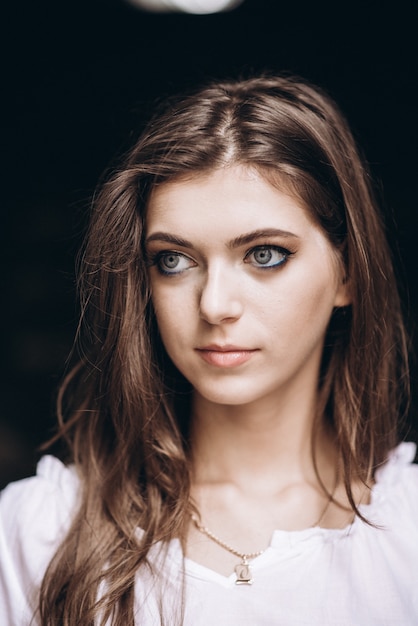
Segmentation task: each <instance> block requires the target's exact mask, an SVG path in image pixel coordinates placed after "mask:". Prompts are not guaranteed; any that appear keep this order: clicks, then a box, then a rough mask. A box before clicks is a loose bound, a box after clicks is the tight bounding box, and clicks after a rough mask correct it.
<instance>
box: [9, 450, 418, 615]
mask: <svg viewBox="0 0 418 626" xmlns="http://www.w3.org/2000/svg"><path fill="white" fill-rule="evenodd" d="M414 455H415V445H414V444H412V443H403V444H401V445H400V446H398V448H396V450H394V451H393V452H392V454H391V456H390V459H389V460H388V462H387V463H386V464H385V465H384V466H382V467H381V468H380V469H379V471H378V472H377V475H376V485H375V486H374V488H373V492H372V499H371V503H370V504H369V505H364V506H362V507H361V510H362V512H363V513H364V515H365V516H366V517H367V519H368V520H370V521H371V522H373V523H374V524H376V525H378V526H379V527H378V528H377V527H372V526H369V525H367V524H365V523H363V522H362V521H361V520H359V519H356V520H355V522H354V523H353V524H352V525H351V526H349V527H347V528H345V529H339V530H329V529H322V528H318V527H316V528H309V529H307V530H303V531H295V532H287V531H280V530H278V531H276V532H275V533H274V534H273V537H272V540H271V545H270V547H269V548H268V549H267V550H266V551H265V552H264V553H263V554H262V555H261V556H259V557H257V558H256V559H254V560H253V561H252V569H253V576H254V583H253V584H252V585H251V586H249V585H243V586H238V585H236V584H235V575H232V576H230V577H225V576H222V575H220V574H217V573H216V572H213V571H211V570H209V569H208V568H206V567H203V566H201V565H198V564H197V563H194V562H192V561H190V560H189V559H185V560H184V561H183V558H182V553H181V549H180V545H179V543H178V542H177V541H175V540H174V541H172V542H171V543H170V544H169V546H168V550H167V554H166V557H165V558H164V559H163V558H162V556H161V554H160V553H159V552H158V550H157V548H155V549H154V550H153V551H152V554H151V555H150V559H151V561H152V562H153V564H154V566H155V572H156V578H157V580H158V584H157V585H155V584H154V583H153V579H152V578H151V574H150V573H149V571H148V569H145V568H144V569H143V570H140V571H139V572H138V575H137V580H136V587H135V600H136V621H137V624H138V625H139V626H142V625H145V626H157V625H159V624H160V617H159V615H160V610H159V606H160V604H161V602H162V605H163V614H164V618H165V623H166V624H168V625H169V626H172V625H173V626H174V625H175V624H178V616H179V615H180V607H181V606H182V605H184V618H183V619H182V622H181V623H182V624H184V626H235V625H236V626H273V625H274V626H276V625H277V626H413V625H416V626H418V466H417V465H414V464H413V463H412V460H413V458H414ZM78 492H79V481H78V478H77V476H76V473H75V471H74V469H73V468H71V467H65V466H64V465H62V463H61V462H60V461H58V460H57V459H55V458H54V457H51V456H46V457H44V458H43V459H42V460H41V461H40V463H39V465H38V470H37V475H36V476H35V477H32V478H28V479H25V480H22V481H19V482H17V483H12V484H11V485H9V486H8V487H7V488H6V489H5V490H4V491H3V493H2V495H1V498H0V624H1V626H29V624H30V622H31V619H32V616H33V610H34V607H35V606H36V593H37V590H38V587H39V584H40V581H41V580H42V577H43V574H44V572H45V569H46V567H47V564H48V562H49V560H50V559H51V557H52V555H53V553H54V551H55V549H56V548H57V546H58V545H59V543H60V542H61V541H62V539H63V537H64V535H65V532H66V529H67V528H68V526H69V524H70V521H71V519H72V516H73V514H74V512H75V510H76V507H77V498H78ZM183 563H184V569H183ZM183 574H184V581H185V597H184V602H183V601H182V596H181V592H180V590H181V581H182V579H183ZM33 624H34V625H36V624H37V622H36V620H35V621H34V622H33ZM74 626H76V625H74Z"/></svg>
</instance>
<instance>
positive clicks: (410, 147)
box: [0, 0, 418, 486]
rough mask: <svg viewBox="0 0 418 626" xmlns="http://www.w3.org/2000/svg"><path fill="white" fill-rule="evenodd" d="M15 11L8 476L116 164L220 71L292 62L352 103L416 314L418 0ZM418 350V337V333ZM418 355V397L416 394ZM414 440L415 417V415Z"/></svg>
mask: <svg viewBox="0 0 418 626" xmlns="http://www.w3.org/2000/svg"><path fill="white" fill-rule="evenodd" d="M0 12H1V14H2V31H3V32H2V36H1V41H2V44H3V50H2V57H1V58H2V68H3V69H2V96H1V102H2V111H1V120H2V131H1V136H2V151H1V152H2V161H3V163H2V167H1V171H2V174H3V182H2V194H1V221H0V231H1V251H2V254H3V258H2V289H1V303H2V304H1V309H2V324H1V330H2V335H1V354H2V356H1V378H0V380H1V390H0V391H1V394H0V486H1V485H4V484H5V483H6V482H8V481H9V480H12V479H15V478H19V477H21V476H24V475H27V474H28V473H30V472H32V471H33V468H34V463H35V461H36V458H37V456H38V453H37V451H36V448H37V446H38V445H39V444H40V442H41V441H43V440H44V439H45V438H46V437H47V436H48V435H49V434H50V433H51V432H52V428H53V425H54V419H55V418H54V398H55V390H56V387H57V384H58V381H59V380H60V377H61V375H62V372H63V370H64V367H65V360H66V356H67V354H68V352H69V350H70V347H71V343H72V337H73V333H74V330H75V327H76V320H77V305H76V298H75V288H74V286H75V279H74V263H75V256H76V252H77V250H78V248H79V245H80V242H81V238H82V234H83V230H84V228H85V225H86V217H87V213H88V206H89V200H90V197H91V195H92V193H93V191H94V188H95V185H96V183H97V181H98V178H99V177H100V175H101V173H102V172H103V170H104V169H105V168H106V167H107V166H108V165H109V164H110V162H111V161H112V159H114V157H115V155H116V154H117V153H120V151H121V150H123V149H125V148H126V147H127V146H128V145H129V141H130V138H131V137H132V136H135V135H136V134H137V130H138V128H139V127H140V126H141V123H142V119H143V117H144V114H145V113H144V112H146V113H147V114H148V113H149V112H150V111H151V110H152V105H153V102H154V101H155V98H157V97H160V96H163V95H164V94H170V93H172V92H173V91H179V90H181V89H182V88H183V87H184V86H190V85H193V84H194V83H196V82H200V81H202V80H203V79H205V78H207V77H223V76H234V75H236V74H237V73H244V74H248V73H249V72H251V71H253V70H259V69H268V70H289V71H293V72H296V73H299V74H302V75H303V76H306V77H307V78H309V79H311V80H313V81H314V82H317V83H319V84H320V85H322V86H323V87H325V88H326V89H327V90H328V91H329V92H330V93H331V94H332V95H333V96H334V97H335V98H336V99H337V100H338V102H339V103H340V105H341V107H342V108H343V110H344V111H345V113H346V114H347V116H348V118H349V119H350V121H351V123H352V126H353V128H354V131H355V133H356V136H357V137H358V139H359V141H360V143H361V144H362V146H363V148H364V150H365V153H366V156H367V158H368V160H369V162H370V164H371V169H372V172H373V174H374V177H375V178H376V180H377V181H378V187H379V189H380V190H381V193H382V197H383V198H384V210H385V213H386V216H387V224H388V234H389V238H390V242H391V244H392V247H393V254H394V257H395V262H396V266H397V269H398V274H399V276H400V279H401V283H402V285H403V295H404V301H405V304H406V307H407V309H408V310H409V318H410V322H411V325H412V324H413V321H414V318H415V317H416V314H417V313H418V288H417V286H416V278H415V276H416V267H417V248H418V245H417V238H418V215H417V210H416V197H417V191H416V185H417V159H416V151H417V110H416V95H417V81H416V70H417V51H416V40H417V37H416V32H415V20H416V18H415V12H414V7H413V3H412V2H410V3H409V2H405V1H404V0H400V1H398V2H387V3H384V2H378V1H374V2H371V1H368V0H363V1H362V2H359V1H357V0H354V1H352V2H350V3H346V2H333V3H332V4H331V3H328V2H312V1H310V2H308V1H302V2H289V0H287V2H282V1H281V0H246V1H244V3H243V4H242V5H241V6H240V7H239V8H237V9H235V10H234V11H231V12H228V13H223V14H217V15H207V16H191V15H184V14H181V15H180V14H176V15H154V14H147V13H144V12H141V11H139V10H137V9H135V8H133V7H132V6H131V5H129V4H126V3H124V2H123V0H73V1H72V2H68V3H63V2H59V1H58V0H57V1H55V2H52V1H51V0H42V1H40V2H36V1H35V0H23V1H18V0H15V1H14V2H13V3H7V2H5V3H3V4H2V8H1V9H0ZM414 343H415V346H416V345H417V340H416V339H414ZM416 370H417V368H416V365H415V364H413V392H414V398H415V397H416V396H417V395H418V394H417V391H418V385H417V373H416ZM409 423H410V425H411V428H412V431H411V433H410V435H409V438H412V439H416V438H417V437H416V432H417V427H416V424H417V419H416V411H415V410H413V411H412V413H411V417H410V422H409Z"/></svg>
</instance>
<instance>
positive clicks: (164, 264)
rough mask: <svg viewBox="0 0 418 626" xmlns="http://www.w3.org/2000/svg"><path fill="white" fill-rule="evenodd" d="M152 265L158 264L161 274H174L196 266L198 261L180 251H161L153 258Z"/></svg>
mask: <svg viewBox="0 0 418 626" xmlns="http://www.w3.org/2000/svg"><path fill="white" fill-rule="evenodd" d="M152 265H156V267H157V269H158V271H159V272H161V274H166V275H174V274H181V273H182V272H184V271H185V270H188V269H190V268H191V267H194V266H195V265H196V263H195V262H194V261H193V260H192V259H190V258H189V257H188V256H186V255H185V254H180V252H159V253H158V254H157V255H156V257H155V258H154V259H153V261H152Z"/></svg>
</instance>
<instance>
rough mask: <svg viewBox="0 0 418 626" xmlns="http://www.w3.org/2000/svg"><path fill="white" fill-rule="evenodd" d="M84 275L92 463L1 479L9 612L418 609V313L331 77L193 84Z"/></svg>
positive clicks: (91, 614) (74, 427)
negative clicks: (412, 411)
mask: <svg viewBox="0 0 418 626" xmlns="http://www.w3.org/2000/svg"><path fill="white" fill-rule="evenodd" d="M81 296H82V298H81V302H82V319H81V325H80V334H79V355H80V359H79V362H78V364H77V365H76V366H75V367H74V369H73V370H72V372H71V373H70V375H69V376H68V379H67V380H66V381H65V383H64V385H63V388H62V391H61V395H60V415H61V416H62V417H61V421H60V430H59V436H61V437H64V438H65V440H66V441H67V443H68V449H69V456H68V458H67V459H66V464H63V463H62V462H61V461H58V460H57V459H56V458H54V457H52V456H46V457H44V458H43V459H42V460H41V462H40V464H39V467H38V474H37V476H36V477H33V478H30V479H27V480H24V481H21V482H19V483H17V484H14V485H10V486H9V487H8V488H7V489H6V490H5V491H4V493H3V495H2V499H1V537H0V541H1V551H0V560H1V578H0V585H1V596H0V607H1V612H2V613H1V614H2V616H3V617H2V620H3V621H2V623H4V624H10V625H14V626H16V625H23V624H28V623H33V624H41V625H43V626H52V625H56V624H65V625H68V626H75V625H77V626H91V625H92V624H99V625H102V626H103V625H104V624H106V625H109V624H112V625H115V626H122V625H123V626H129V625H133V624H140V625H143V624H144V625H146V626H153V625H157V624H168V625H170V626H171V625H176V624H185V625H186V626H213V624H217V625H218V626H230V625H231V624H237V625H238V624H239V625H240V626H242V625H244V624H249V625H251V626H255V625H256V626H264V625H269V626H270V625H272V624H275V625H276V624H283V625H286V626H292V625H296V624H297V625H298V626H300V625H305V624H306V625H308V624H309V625H312V624H318V625H319V624H320V625H321V626H324V625H332V626H335V625H336V624H341V625H342V624H344V625H353V626H354V625H356V626H359V625H364V626H366V625H367V626H373V625H377V624H379V625H383V624H385V625H389V624H390V625H397V626H400V625H401V624H402V626H407V625H412V624H417V623H418V472H417V466H415V465H413V464H412V460H413V458H414V454H415V447H414V445H413V444H408V443H399V440H398V433H397V430H398V429H397V426H398V420H399V417H400V415H401V413H402V411H403V410H404V409H405V402H406V397H407V387H408V381H407V377H408V373H407V360H406V339H405V332H404V327H403V323H402V317H401V312H400V304H399V299H398V296H397V292H396V287H395V279H394V274H393V269H392V266H391V261H390V252H389V250H388V246H387V243H386V241H385V237H384V233H383V228H382V224H381V218H380V216H379V212H378V210H377V208H376V204H375V200H374V199H373V194H372V191H371V186H370V181H369V175H368V173H367V170H366V168H365V165H364V164H363V163H362V161H361V159H360V157H359V153H358V151H357V149H356V146H355V143H354V140H353V138H352V135H351V133H350V131H349V129H348V127H347V124H346V122H345V121H344V118H343V117H342V115H341V113H340V112H339V110H338V108H337V107H336V105H335V104H334V103H333V102H332V101H331V100H330V99H329V97H328V96H327V95H325V94H324V93H322V91H321V90H320V89H318V88H316V87H313V86H311V85H310V84H308V83H307V82H304V81H302V80H299V79H297V78H284V77H263V76H261V77H257V78H253V79H249V80H243V81H237V82H230V83H229V82H228V83H227V82H225V83H214V84H211V85H209V86H208V87H206V88H204V89H201V90H200V91H198V92H197V93H194V94H193V95H189V96H187V97H184V98H181V99H179V100H172V101H170V102H168V103H167V105H166V108H165V109H164V110H162V111H160V112H159V113H158V114H157V115H156V116H155V117H154V119H152V120H151V122H150V123H149V125H148V127H147V129H146V130H145V132H144V133H143V135H142V137H141V138H140V139H139V141H138V142H137V144H136V145H135V146H134V148H133V149H132V151H131V152H130V153H129V154H128V155H127V157H126V159H125V161H124V162H123V163H122V165H121V166H120V167H119V168H118V169H117V171H115V172H114V174H113V175H112V176H111V177H110V178H109V179H108V181H107V182H106V183H105V184H104V185H103V188H102V190H101V192H100V193H99V195H98V197H97V199H96V202H95V207H94V211H93V214H92V218H91V225H90V228H89V232H88V236H87V241H86V245H85V249H84V254H83V257H82V273H81Z"/></svg>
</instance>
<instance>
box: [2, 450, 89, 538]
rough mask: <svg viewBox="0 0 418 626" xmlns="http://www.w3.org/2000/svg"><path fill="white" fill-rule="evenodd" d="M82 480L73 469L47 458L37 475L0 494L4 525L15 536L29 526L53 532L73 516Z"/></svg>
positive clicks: (38, 468)
mask: <svg viewBox="0 0 418 626" xmlns="http://www.w3.org/2000/svg"><path fill="white" fill-rule="evenodd" d="M79 487H80V480H79V478H78V476H77V473H76V470H75V468H74V466H66V465H64V464H63V463H62V462H61V461H59V460H58V459H57V458H55V457H53V456H44V457H43V458H42V459H41V460H40V461H39V463H38V465H37V468H36V475H35V476H31V477H29V478H24V479H23V480H19V481H17V482H13V483H10V484H9V485H8V486H7V487H6V488H5V489H4V490H3V491H2V492H1V495H0V518H1V521H2V524H3V526H6V527H8V526H9V527H10V531H12V532H13V533H16V532H17V531H18V530H19V529H20V528H21V527H25V526H26V525H28V526H30V528H31V529H32V530H33V528H34V527H35V528H36V527H38V526H39V529H40V530H43V531H49V532H51V531H52V530H53V526H56V525H59V526H60V525H62V524H65V522H66V521H68V519H69V518H70V517H71V516H72V515H73V513H74V508H75V506H76V502H77V499H78V493H79Z"/></svg>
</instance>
